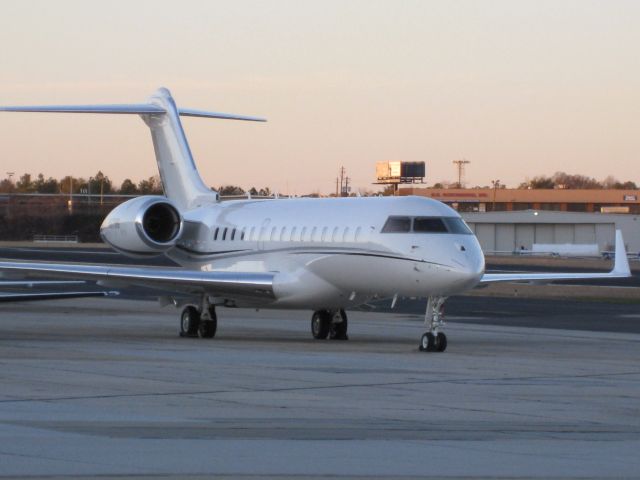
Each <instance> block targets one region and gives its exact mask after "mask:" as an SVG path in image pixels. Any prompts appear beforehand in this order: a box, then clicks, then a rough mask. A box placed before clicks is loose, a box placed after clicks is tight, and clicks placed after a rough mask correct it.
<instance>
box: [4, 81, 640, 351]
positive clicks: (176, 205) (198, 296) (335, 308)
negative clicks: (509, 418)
mask: <svg viewBox="0 0 640 480" xmlns="http://www.w3.org/2000/svg"><path fill="white" fill-rule="evenodd" d="M0 110H1V111H14V112H70V113H112V114H136V115H140V116H141V117H142V119H143V120H144V122H145V123H146V124H147V126H148V127H149V128H150V130H151V137H152V140H153V145H154V148H155V155H156V160H157V162H158V168H159V171H160V176H161V178H162V184H163V186H164V191H165V196H142V197H138V198H134V199H132V200H129V201H127V202H125V203H123V204H121V205H120V206H118V207H117V208H115V209H114V210H113V211H112V212H111V213H110V214H109V215H108V216H107V218H106V219H105V220H104V223H103V224H102V227H101V230H100V233H101V236H102V238H103V239H104V241H105V242H106V243H108V244H109V245H111V246H112V247H113V248H114V249H116V250H117V251H119V252H122V253H123V254H125V255H130V256H132V257H143V256H150V255H166V256H167V257H169V258H171V259H172V260H173V261H175V262H177V263H178V264H179V265H181V266H182V268H143V267H120V266H107V265H103V266H96V265H78V264H58V263H40V262H38V263H33V262H0V271H4V272H10V273H11V274H13V275H15V274H17V273H22V274H24V275H29V276H33V275H36V276H37V275H46V276H49V277H55V278H72V279H76V278H77V279H84V280H95V281H98V282H99V283H100V284H101V285H111V286H118V285H141V286H147V287H157V288H161V289H164V290H167V289H169V290H171V291H174V292H176V294H180V295H185V294H186V296H187V297H189V298H191V301H190V302H189V303H188V304H185V303H182V304H181V306H184V309H183V310H182V313H181V315H180V323H179V324H180V334H181V335H182V336H196V335H197V336H200V337H202V338H210V337H213V336H214V335H215V333H216V328H217V316H216V307H219V306H220V307H221V306H226V307H252V308H295V309H300V308H310V309H313V310H314V313H313V315H312V319H311V332H312V334H313V337H314V338H316V339H326V338H327V337H329V338H332V339H347V326H348V323H347V315H346V313H345V310H347V309H349V308H353V307H356V306H358V305H363V304H366V303H367V302H369V301H371V300H372V299H380V298H389V299H393V300H392V305H395V302H396V299H397V298H398V296H408V297H426V298H428V302H427V308H426V313H425V324H426V327H427V332H426V333H425V334H424V335H422V338H421V340H420V350H422V351H438V352H442V351H444V350H445V348H446V346H447V338H446V336H445V334H444V333H443V332H442V331H441V329H442V326H443V322H442V314H441V311H442V310H441V309H442V305H443V303H444V301H445V300H446V298H447V297H448V296H450V295H456V294H460V293H463V292H465V291H467V290H470V289H472V288H474V287H476V286H477V285H479V284H482V283H487V282H505V281H506V282H513V281H534V282H551V281H554V280H567V279H588V278H621V277H628V276H630V271H629V264H628V262H627V256H626V253H625V249H624V245H623V240H622V235H621V234H620V232H617V233H616V253H615V262H614V268H613V270H612V271H610V272H608V273H522V274H520V273H518V274H512V273H506V274H492V273H485V272H484V267H485V264H484V255H483V252H482V250H481V248H480V245H479V243H478V240H477V239H476V237H475V236H474V235H473V233H472V232H471V230H470V229H469V228H468V227H467V225H466V224H465V223H464V221H463V220H462V219H461V218H460V215H458V213H457V212H456V211H455V210H453V209H451V208H449V207H448V206H446V205H445V204H443V203H440V202H438V201H436V200H432V199H429V198H422V197H369V198H333V199H311V198H296V199H287V200H284V199H283V200H266V201H265V200H256V199H253V200H252V199H245V200H236V201H225V202H221V201H220V197H219V195H218V193H217V192H215V191H212V190H211V189H210V188H209V187H207V186H206V185H205V184H204V182H203V181H202V179H201V178H200V175H199V174H198V171H197V169H196V166H195V163H194V161H193V158H192V155H191V151H190V149H189V145H188V143H187V139H186V137H185V134H184V131H183V129H182V124H181V122H180V116H192V117H206V118H219V119H230V120H248V121H258V122H260V121H264V120H263V119H261V118H256V117H245V116H240V115H231V114H225V113H216V112H207V111H201V110H192V109H184V108H178V107H177V106H176V104H175V102H174V100H173V98H172V97H171V95H170V93H169V91H168V90H166V89H164V88H161V89H159V90H158V91H157V92H155V93H154V94H153V95H152V96H151V97H150V98H149V99H148V101H147V102H146V103H143V104H133V105H102V106H99V105H84V106H68V105H67V106H33V107H3V108H0ZM171 301H173V303H174V304H176V305H178V303H179V302H177V301H176V300H173V299H171Z"/></svg>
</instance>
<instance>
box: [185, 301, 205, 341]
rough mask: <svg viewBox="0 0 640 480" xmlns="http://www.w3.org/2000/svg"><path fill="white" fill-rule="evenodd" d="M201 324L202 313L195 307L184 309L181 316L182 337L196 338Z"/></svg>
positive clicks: (190, 306)
mask: <svg viewBox="0 0 640 480" xmlns="http://www.w3.org/2000/svg"><path fill="white" fill-rule="evenodd" d="M199 324H200V313H198V310H197V309H196V307H194V306H193V305H189V306H187V307H184V310H182V313H181V314H180V336H181V337H195V336H196V335H197V334H198V325H199Z"/></svg>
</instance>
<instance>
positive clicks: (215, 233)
mask: <svg viewBox="0 0 640 480" xmlns="http://www.w3.org/2000/svg"><path fill="white" fill-rule="evenodd" d="M219 231H220V227H216V230H215V232H213V239H214V240H218V232H219Z"/></svg>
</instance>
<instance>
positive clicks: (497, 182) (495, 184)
mask: <svg viewBox="0 0 640 480" xmlns="http://www.w3.org/2000/svg"><path fill="white" fill-rule="evenodd" d="M491 185H492V186H493V205H492V207H491V211H492V212H495V211H496V191H497V190H498V188H500V180H491Z"/></svg>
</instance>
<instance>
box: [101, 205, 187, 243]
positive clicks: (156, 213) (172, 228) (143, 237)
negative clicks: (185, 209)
mask: <svg viewBox="0 0 640 480" xmlns="http://www.w3.org/2000/svg"><path fill="white" fill-rule="evenodd" d="M181 233H182V216H181V215H180V212H179V211H178V208H177V207H176V206H175V205H174V204H173V202H171V200H169V199H168V198H166V197H161V196H151V195H148V196H144V197H137V198H133V199H131V200H128V201H126V202H125V203H123V204H121V205H118V206H117V207H116V208H115V209H113V210H112V211H111V213H109V215H107V218H105V219H104V222H102V226H101V227H100V236H101V237H102V239H103V240H104V241H105V242H106V243H108V244H109V245H111V246H112V247H113V248H115V249H116V250H118V251H120V252H122V253H124V254H126V255H129V256H152V255H160V254H162V253H163V252H165V251H167V250H169V249H170V248H171V247H173V246H174V245H175V244H176V242H177V241H178V238H180V234H181Z"/></svg>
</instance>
